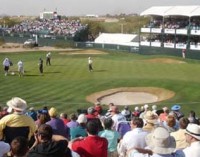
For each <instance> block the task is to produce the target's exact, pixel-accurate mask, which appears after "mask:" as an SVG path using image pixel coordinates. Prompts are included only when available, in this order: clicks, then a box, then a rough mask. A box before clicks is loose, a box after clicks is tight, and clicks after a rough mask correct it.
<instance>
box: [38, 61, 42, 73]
mask: <svg viewBox="0 0 200 157" xmlns="http://www.w3.org/2000/svg"><path fill="white" fill-rule="evenodd" d="M38 65H39V71H40V74H43V60H42V58H40V59H39V63H38Z"/></svg>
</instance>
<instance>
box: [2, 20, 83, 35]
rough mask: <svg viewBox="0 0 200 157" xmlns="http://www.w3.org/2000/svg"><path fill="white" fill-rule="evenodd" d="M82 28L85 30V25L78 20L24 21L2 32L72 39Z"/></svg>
mask: <svg viewBox="0 0 200 157" xmlns="http://www.w3.org/2000/svg"><path fill="white" fill-rule="evenodd" d="M84 28H86V25H83V24H81V22H80V21H79V20H66V19H44V20H41V19H39V20H34V21H29V20H26V21H23V22H21V23H20V24H16V25H14V26H13V27H10V28H5V29H4V30H5V31H6V32H8V33H19V34H20V33H23V34H47V35H48V34H51V35H55V36H72V37H73V36H74V35H75V33H76V32H77V31H79V30H81V29H84Z"/></svg>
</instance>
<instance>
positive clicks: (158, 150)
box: [145, 127, 176, 157]
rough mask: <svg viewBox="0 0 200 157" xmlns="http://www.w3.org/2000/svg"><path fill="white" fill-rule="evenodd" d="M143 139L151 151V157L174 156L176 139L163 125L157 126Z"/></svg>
mask: <svg viewBox="0 0 200 157" xmlns="http://www.w3.org/2000/svg"><path fill="white" fill-rule="evenodd" d="M145 140H146V143H147V147H148V149H150V150H152V152H153V155H152V156H151V157H174V155H173V152H174V151H175V148H176V141H175V139H174V137H172V136H170V134H169V132H168V131H167V130H166V129H165V128H164V127H157V128H156V129H155V130H153V131H152V132H151V133H150V134H148V135H147V136H146V139H145Z"/></svg>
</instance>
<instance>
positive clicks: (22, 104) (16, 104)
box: [7, 97, 27, 111]
mask: <svg viewBox="0 0 200 157" xmlns="http://www.w3.org/2000/svg"><path fill="white" fill-rule="evenodd" d="M7 106H8V107H9V108H10V109H14V110H15V111H24V110H26V108H27V103H26V101H25V100H23V99H21V98H19V97H14V98H12V99H11V100H9V101H8V102H7Z"/></svg>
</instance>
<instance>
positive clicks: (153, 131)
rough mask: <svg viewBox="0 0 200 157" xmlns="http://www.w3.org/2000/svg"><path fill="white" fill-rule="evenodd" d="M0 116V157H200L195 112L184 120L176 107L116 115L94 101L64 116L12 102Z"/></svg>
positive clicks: (199, 128) (144, 108) (111, 106)
mask: <svg viewBox="0 0 200 157" xmlns="http://www.w3.org/2000/svg"><path fill="white" fill-rule="evenodd" d="M105 111H106V112H105ZM0 113H1V114H0V115H1V119H0V138H1V141H0V157H2V156H7V157H8V156H11V157H49V156H51V157H53V156H59V157H147V156H150V157H166V156H169V157H191V156H192V157H199V156H200V152H199V149H200V125H199V121H200V120H199V119H198V118H197V116H196V114H195V111H193V110H191V111H190V112H189V113H188V115H184V114H183V113H182V111H181V106H180V105H179V104H175V105H173V106H172V107H171V108H170V109H169V108H168V107H167V106H165V107H164V108H160V109H159V108H158V106H157V105H152V106H151V107H150V106H149V105H148V104H145V105H144V106H141V108H139V107H138V106H136V107H135V110H134V111H131V110H130V109H129V106H125V107H124V109H123V110H121V111H120V109H119V107H118V106H116V105H115V104H113V103H110V104H108V106H107V107H106V108H105V107H103V106H102V105H101V104H100V103H99V102H97V103H95V104H94V105H93V106H90V107H89V108H87V109H79V110H77V112H76V113H72V114H71V115H70V116H69V117H68V116H67V114H66V113H60V114H59V113H58V111H57V109H56V106H53V107H46V106H44V107H43V108H42V109H39V110H35V109H34V108H33V107H30V108H29V109H28V105H27V103H26V101H25V100H23V99H21V98H19V97H14V98H12V99H11V100H9V101H8V102H7V107H4V108H3V109H2V110H1V112H0ZM190 152H192V155H191V153H190Z"/></svg>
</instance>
